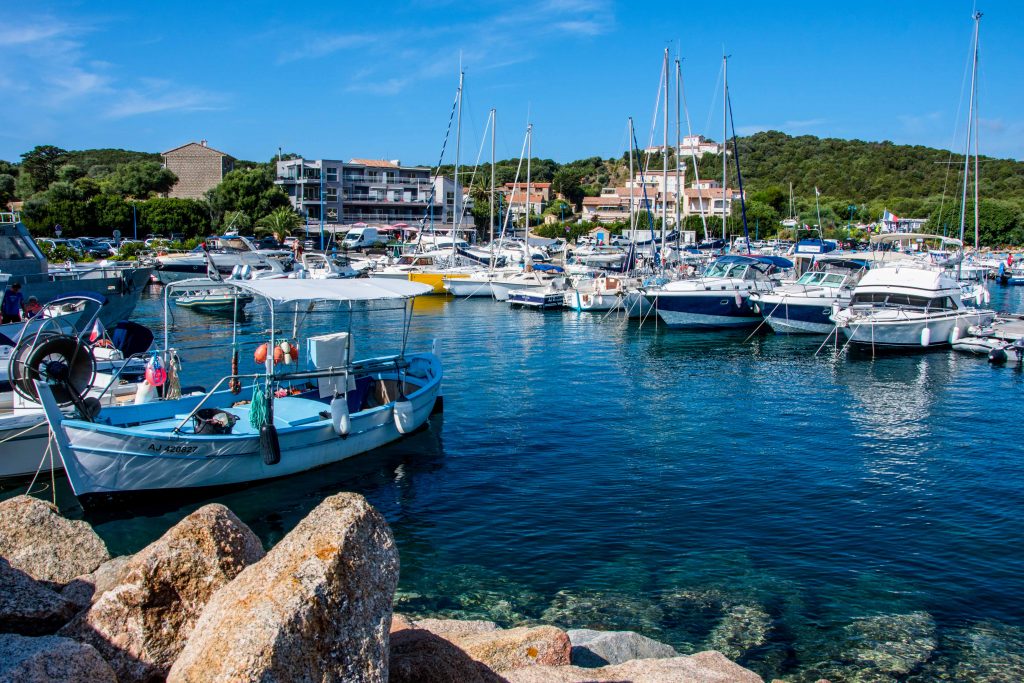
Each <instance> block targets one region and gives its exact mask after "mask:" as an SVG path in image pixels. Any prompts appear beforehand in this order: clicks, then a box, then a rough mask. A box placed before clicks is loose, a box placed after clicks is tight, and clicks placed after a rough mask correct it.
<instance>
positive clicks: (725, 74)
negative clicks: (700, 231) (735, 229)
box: [722, 55, 729, 246]
mask: <svg viewBox="0 0 1024 683" xmlns="http://www.w3.org/2000/svg"><path fill="white" fill-rule="evenodd" d="M728 126H729V58H728V57H726V56H725V55H722V241H723V242H724V241H725V218H726V206H728V204H727V200H726V196H727V195H728V189H729V176H728V175H727V174H726V169H727V168H728V166H729V152H728V149H727V148H728V146H729V128H728ZM723 246H724V245H723Z"/></svg>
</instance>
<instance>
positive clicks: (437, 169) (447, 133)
mask: <svg viewBox="0 0 1024 683" xmlns="http://www.w3.org/2000/svg"><path fill="white" fill-rule="evenodd" d="M461 97H462V84H461V83H460V84H459V87H458V88H457V89H456V90H455V99H454V100H453V101H452V110H451V112H450V113H449V114H448V129H447V130H445V132H444V142H442V143H441V154H440V155H439V156H438V158H437V166H435V167H434V173H433V176H434V180H433V182H432V183H431V186H430V195H429V196H428V197H427V208H426V209H425V212H426V211H429V212H431V213H433V207H434V197H435V195H436V194H437V179H438V178H440V177H441V165H442V163H443V162H444V153H445V149H447V147H448V139H449V137H451V133H452V123H453V122H454V121H455V110H456V109H457V108H458V106H459V98H461ZM426 222H427V216H426V213H424V215H423V217H422V218H420V228H421V229H420V230H419V231H418V233H419V234H418V235H417V236H416V243H417V245H418V244H419V243H420V242H421V241H422V239H423V230H422V227H423V226H424V225H425V224H426Z"/></svg>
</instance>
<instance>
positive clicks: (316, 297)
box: [224, 278, 433, 303]
mask: <svg viewBox="0 0 1024 683" xmlns="http://www.w3.org/2000/svg"><path fill="white" fill-rule="evenodd" d="M224 283H225V284H229V285H234V286H235V287H238V288H239V289H244V290H246V291H249V292H252V293H253V294H258V295H259V296H261V297H263V298H265V299H268V300H270V301H275V302H280V303H289V302H294V301H385V300H394V299H411V298H413V297H416V296H419V295H421V294H426V293H427V292H430V291H431V290H432V289H433V287H431V286H430V285H427V284H423V283H421V282H408V281H405V280H389V279H385V278H356V279H350V280H293V279H287V278H281V279H267V280H225V281H224Z"/></svg>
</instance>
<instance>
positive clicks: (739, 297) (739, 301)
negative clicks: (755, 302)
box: [736, 290, 743, 308]
mask: <svg viewBox="0 0 1024 683" xmlns="http://www.w3.org/2000/svg"><path fill="white" fill-rule="evenodd" d="M742 307H743V295H742V294H740V293H739V290H737V291H736V308H742Z"/></svg>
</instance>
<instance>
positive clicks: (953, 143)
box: [938, 13, 974, 221]
mask: <svg viewBox="0 0 1024 683" xmlns="http://www.w3.org/2000/svg"><path fill="white" fill-rule="evenodd" d="M971 16H973V13H972V15H971ZM973 54H974V40H973V38H972V39H971V41H970V42H969V43H968V50H967V59H966V60H964V73H963V76H962V77H961V79H960V100H959V101H958V102H957V105H956V116H955V117H954V118H953V134H952V135H951V136H950V144H949V160H948V161H947V162H946V163H947V166H946V174H945V176H944V177H943V180H942V198H941V199H940V200H939V220H940V221H941V220H943V218H942V211H943V208H944V207H945V204H946V190H947V186H948V183H949V171H950V168H951V166H952V165H953V155H954V152H953V150H954V149H955V148H956V139H957V132H958V131H959V130H960V114H961V112H962V111H963V106H964V92H965V90H966V89H967V74H969V73H970V65H971V62H972V60H973V56H972V55H973ZM938 163H941V162H938ZM959 178H960V169H959V167H958V168H957V180H958V181H959ZM958 184H959V182H958Z"/></svg>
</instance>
